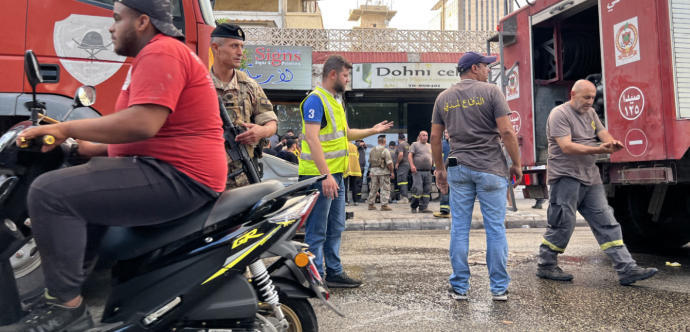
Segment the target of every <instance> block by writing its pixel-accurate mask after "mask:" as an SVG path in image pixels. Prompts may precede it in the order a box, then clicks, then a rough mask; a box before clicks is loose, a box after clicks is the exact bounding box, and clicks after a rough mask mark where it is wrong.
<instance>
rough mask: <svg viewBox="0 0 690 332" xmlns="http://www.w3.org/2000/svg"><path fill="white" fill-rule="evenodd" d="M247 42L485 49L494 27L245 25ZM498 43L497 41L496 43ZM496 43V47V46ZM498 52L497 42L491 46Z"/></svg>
mask: <svg viewBox="0 0 690 332" xmlns="http://www.w3.org/2000/svg"><path fill="white" fill-rule="evenodd" d="M244 32H245V33H246V34H247V40H246V43H247V44H253V45H283V46H311V47H312V48H313V49H314V51H335V52H412V53H415V52H416V53H422V52H457V53H464V52H467V51H477V52H486V40H487V39H488V38H490V37H491V36H492V35H494V34H496V32H495V31H448V30H446V31H440V30H377V29H356V30H354V29H353V30H336V29H279V28H246V29H244ZM494 44H495V43H494ZM494 47H496V48H495V49H494ZM491 51H492V53H498V45H495V46H492V50H491Z"/></svg>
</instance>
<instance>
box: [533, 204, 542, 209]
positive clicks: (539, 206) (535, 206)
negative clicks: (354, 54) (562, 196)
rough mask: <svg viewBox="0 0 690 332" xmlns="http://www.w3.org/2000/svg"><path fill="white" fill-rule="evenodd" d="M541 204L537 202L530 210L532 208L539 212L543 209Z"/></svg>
mask: <svg viewBox="0 0 690 332" xmlns="http://www.w3.org/2000/svg"><path fill="white" fill-rule="evenodd" d="M541 204H542V203H541V202H539V203H536V204H534V206H532V208H533V209H538V210H541V209H543V207H542V205H541Z"/></svg>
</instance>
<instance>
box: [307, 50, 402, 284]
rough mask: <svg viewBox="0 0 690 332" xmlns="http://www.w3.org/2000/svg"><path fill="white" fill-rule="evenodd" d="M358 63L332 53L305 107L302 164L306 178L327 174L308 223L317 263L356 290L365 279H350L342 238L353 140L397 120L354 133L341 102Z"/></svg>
mask: <svg viewBox="0 0 690 332" xmlns="http://www.w3.org/2000/svg"><path fill="white" fill-rule="evenodd" d="M350 69H352V64H350V62H348V61H347V60H346V59H345V58H344V57H343V56H341V55H331V56H329V57H328V59H326V62H325V63H324V65H323V77H322V83H321V86H319V87H316V89H314V91H312V92H311V93H310V94H309V96H307V98H306V99H304V101H303V102H302V104H301V105H300V111H301V112H302V132H303V133H304V135H305V140H304V141H303V144H302V154H301V157H300V163H299V175H300V180H304V179H307V178H310V177H314V176H318V175H323V174H327V175H328V176H327V177H326V179H325V180H323V181H322V182H318V183H315V184H313V185H312V186H311V188H310V189H317V190H319V191H320V192H321V196H319V199H318V200H317V201H316V205H315V206H314V208H313V209H312V212H311V214H310V215H309V217H308V218H307V222H306V225H305V228H306V229H305V237H304V242H306V243H307V244H308V245H309V250H310V251H311V252H312V253H313V254H314V255H315V256H316V257H315V259H314V263H316V268H317V270H318V271H319V273H320V274H321V275H322V276H323V275H324V268H323V263H324V260H325V261H326V271H325V272H326V276H325V279H326V283H327V284H328V287H330V288H339V287H341V288H342V287H344V288H353V287H359V286H361V285H362V281H360V280H356V279H352V278H350V277H349V276H348V275H347V273H345V272H344V271H343V267H342V265H341V263H340V237H341V234H342V232H343V230H345V196H346V195H345V184H344V182H343V173H345V171H346V170H347V165H348V141H353V140H357V139H363V138H365V137H368V136H371V135H375V134H378V133H381V132H384V131H386V130H388V129H390V127H392V126H393V122H388V121H384V122H381V123H379V124H377V125H376V126H374V127H373V128H369V129H350V128H348V125H347V120H346V118H345V110H344V109H343V106H342V102H341V98H338V99H336V98H337V97H336V96H338V95H341V94H342V93H344V92H345V87H346V86H347V83H348V82H349V81H350V71H349V70H350Z"/></svg>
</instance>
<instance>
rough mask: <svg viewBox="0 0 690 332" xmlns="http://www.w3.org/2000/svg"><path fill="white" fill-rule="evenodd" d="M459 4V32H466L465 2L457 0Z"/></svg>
mask: <svg viewBox="0 0 690 332" xmlns="http://www.w3.org/2000/svg"><path fill="white" fill-rule="evenodd" d="M456 1H457V2H458V31H460V30H465V0H456Z"/></svg>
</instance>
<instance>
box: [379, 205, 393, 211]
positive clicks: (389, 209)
mask: <svg viewBox="0 0 690 332" xmlns="http://www.w3.org/2000/svg"><path fill="white" fill-rule="evenodd" d="M381 211H393V209H391V208H390V207H388V205H381Z"/></svg>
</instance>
